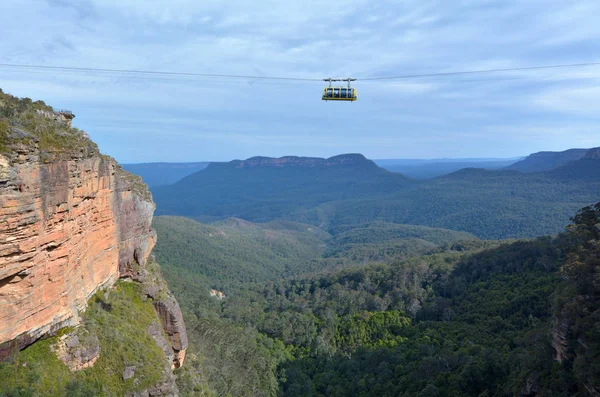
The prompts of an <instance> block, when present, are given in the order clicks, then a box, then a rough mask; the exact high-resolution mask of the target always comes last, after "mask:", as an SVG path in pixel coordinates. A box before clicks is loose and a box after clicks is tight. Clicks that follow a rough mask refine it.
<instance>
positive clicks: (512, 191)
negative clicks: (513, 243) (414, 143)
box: [290, 159, 600, 239]
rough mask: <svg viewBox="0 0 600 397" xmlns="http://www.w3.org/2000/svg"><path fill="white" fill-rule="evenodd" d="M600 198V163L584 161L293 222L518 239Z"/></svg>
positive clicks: (411, 191)
mask: <svg viewBox="0 0 600 397" xmlns="http://www.w3.org/2000/svg"><path fill="white" fill-rule="evenodd" d="M598 199H600V161H599V160H594V159H586V160H580V161H578V162H575V163H572V164H569V165H568V166H565V167H562V168H558V169H556V170H553V171H549V172H547V173H537V174H522V173H519V172H516V171H485V170H479V169H465V170H461V171H458V172H456V173H454V174H450V175H447V176H444V177H440V178H436V179H432V180H429V181H427V182H425V183H421V184H419V185H417V186H414V187H411V188H407V189H404V190H402V191H399V192H397V193H395V194H391V195H388V196H386V197H383V198H373V199H366V200H344V201H337V202H329V203H324V204H321V205H320V206H317V207H315V208H313V209H311V210H309V211H304V212H302V213H295V214H293V215H291V216H290V218H291V219H293V220H297V221H299V222H305V223H312V224H316V225H319V226H320V227H322V228H324V229H331V228H335V227H337V226H338V225H344V224H355V223H360V222H370V221H373V220H378V221H387V222H395V223H405V224H417V225H425V226H431V227H441V228H448V229H454V230H464V231H467V232H471V233H473V234H475V235H477V236H478V237H480V238H491V239H497V238H519V237H532V236H537V235H542V234H554V233H557V232H559V231H561V230H562V229H563V228H564V226H565V225H566V224H567V223H568V221H569V217H570V216H571V215H572V214H573V213H574V212H575V211H577V209H579V208H581V207H583V206H586V205H589V204H591V203H593V202H595V201H597V200H598Z"/></svg>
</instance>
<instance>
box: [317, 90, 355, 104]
mask: <svg viewBox="0 0 600 397" xmlns="http://www.w3.org/2000/svg"><path fill="white" fill-rule="evenodd" d="M322 99H323V100H324V101H356V100H357V99H358V93H357V92H356V88H347V87H327V88H325V89H324V90H323V98H322Z"/></svg>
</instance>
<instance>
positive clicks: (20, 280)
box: [0, 91, 187, 366]
mask: <svg viewBox="0 0 600 397" xmlns="http://www.w3.org/2000/svg"><path fill="white" fill-rule="evenodd" d="M65 115H66V116H65ZM67 116H68V117H67ZM71 119H72V114H70V113H65V112H54V111H53V110H52V108H50V107H48V106H46V105H45V104H44V103H43V102H32V101H31V100H29V99H21V100H19V99H17V98H14V97H12V96H10V95H6V94H4V93H2V92H1V91H0V358H6V357H7V356H9V355H10V354H11V353H13V352H14V351H16V350H18V349H21V348H23V347H25V346H27V345H29V344H31V343H32V342H34V341H35V340H37V339H39V338H40V337H42V336H45V335H48V334H52V333H53V332H55V331H56V330H58V329H60V328H63V327H65V326H69V325H77V324H78V323H79V321H80V316H79V314H80V313H81V312H82V311H83V310H84V309H85V308H86V306H87V303H88V300H89V299H90V298H91V297H92V295H94V293H96V291H98V290H99V289H103V288H106V287H109V286H112V285H113V284H114V283H115V282H116V281H117V279H119V278H121V277H129V278H133V279H135V280H136V281H140V282H142V283H143V282H145V281H146V280H147V279H148V277H146V278H144V279H141V278H139V277H138V278H137V279H136V278H135V277H134V276H135V275H137V274H140V268H144V267H145V265H146V262H147V260H148V256H149V254H150V252H151V250H152V248H153V247H154V244H155V240H156V233H155V232H154V230H153V229H152V227H151V223H152V217H153V213H154V208H155V206H154V203H153V202H152V197H151V195H150V193H149V192H148V190H147V187H146V186H145V185H144V184H143V183H142V182H141V179H140V178H139V177H136V176H134V175H131V174H129V173H127V172H125V171H123V170H122V169H121V167H120V166H119V165H118V164H117V163H116V161H115V160H113V159H111V158H109V157H107V156H104V155H102V154H100V152H99V150H98V148H97V146H96V145H95V144H94V143H93V142H92V141H91V140H90V139H89V137H88V136H87V134H85V133H84V132H82V131H79V130H77V129H75V128H72V127H71V125H70V122H71ZM155 289H156V288H155ZM161 290H165V288H162V289H161ZM163 292H164V291H163ZM151 298H153V297H152V296H151ZM161 300H164V301H165V302H167V304H164V305H161V304H160V303H158V302H159V301H161ZM155 301H156V302H155V307H157V308H158V307H161V308H162V307H163V306H165V305H166V306H165V307H167V310H168V311H169V315H164V314H163V309H160V310H158V309H157V312H158V313H159V314H160V317H161V319H163V327H164V328H165V329H168V330H170V329H171V328H173V327H175V328H176V329H177V330H176V332H171V331H169V332H167V335H168V336H170V337H172V341H171V344H172V346H173V348H174V350H175V352H174V356H176V357H177V358H175V363H174V365H175V366H179V365H181V362H182V361H183V353H182V351H185V348H186V347H187V339H186V337H185V327H184V325H183V322H182V321H172V320H170V319H171V318H176V319H181V313H180V312H179V307H178V305H177V302H176V301H174V299H172V298H171V297H170V295H169V294H168V291H166V292H164V293H162V294H161V296H160V297H159V296H157V297H155ZM174 324H175V325H174ZM173 335H177V336H176V337H173ZM182 335H183V336H182Z"/></svg>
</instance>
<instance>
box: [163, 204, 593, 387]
mask: <svg viewBox="0 0 600 397" xmlns="http://www.w3.org/2000/svg"><path fill="white" fill-rule="evenodd" d="M158 219H160V217H159V218H158ZM167 219H169V218H167ZM174 219H177V218H174ZM159 222H160V221H159ZM229 222H231V221H229ZM157 225H158V224H157ZM294 225H296V226H297V224H294ZM362 226H363V227H362V228H361V227H356V228H350V229H348V230H346V229H344V228H340V229H338V230H335V234H330V236H329V237H328V238H327V239H326V240H325V241H326V243H325V244H326V246H325V248H324V249H322V250H321V251H319V252H320V253H321V255H322V259H321V260H330V259H331V257H336V255H340V252H344V253H348V252H354V251H353V250H354V249H359V248H360V246H361V244H363V245H364V246H365V247H366V248H365V249H366V250H367V251H369V252H371V248H370V247H369V245H370V244H372V241H384V242H385V241H387V242H390V241H395V240H394V238H396V237H404V238H407V240H403V241H404V242H406V241H414V240H410V238H413V237H414V233H413V234H410V229H404V231H403V232H401V231H400V230H402V227H401V226H399V225H389V224H381V223H374V224H368V225H362ZM202 227H205V225H203V226H202ZM209 227H216V226H214V225H210V226H209ZM263 227H264V226H263ZM157 229H158V232H159V241H160V238H161V234H164V231H163V232H161V227H159V226H157ZM371 229H372V230H371ZM382 230H384V231H385V232H382ZM263 232H264V231H263ZM421 232H422V233H424V231H421ZM381 233H383V234H382V235H383V236H384V237H383V239H382V240H380V239H379V238H378V237H377V236H380V234H381ZM323 236H326V234H323ZM423 236H424V234H422V235H421V237H423ZM428 236H429V238H430V240H431V241H430V244H433V243H437V245H436V246H435V249H433V250H431V251H429V252H422V251H421V252H417V251H419V250H417V251H415V252H411V253H410V254H408V255H406V252H404V253H400V254H399V255H398V256H395V255H393V254H392V255H389V256H386V257H385V260H370V259H369V258H370V256H369V255H367V256H361V255H358V256H357V257H356V258H358V259H359V260H357V261H354V260H353V259H352V258H353V256H352V255H350V256H345V257H344V259H345V260H346V263H345V265H344V266H342V267H339V268H336V267H332V268H330V269H329V270H325V271H310V272H307V273H304V274H296V275H289V274H288V275H286V273H285V271H283V272H281V273H279V275H277V276H276V275H274V276H273V277H272V278H270V279H264V280H263V281H260V282H244V281H242V282H238V283H227V282H222V281H220V280H219V278H221V276H220V275H218V274H214V275H212V276H209V275H202V274H201V273H200V272H198V271H195V270H194V266H193V265H191V264H192V263H194V261H197V260H198V259H197V258H193V257H189V258H188V260H187V261H185V264H182V263H181V259H179V260H178V261H175V260H171V261H170V260H169V252H168V250H167V251H164V249H165V248H166V247H164V246H163V247H162V248H161V246H160V244H159V246H157V250H156V255H157V257H159V258H160V260H161V262H162V263H164V272H165V276H166V277H167V279H168V280H169V283H170V285H171V287H172V289H173V290H174V292H175V293H176V294H177V295H178V299H179V301H180V303H181V304H182V305H183V306H184V308H185V312H186V313H185V316H186V321H187V324H188V328H189V330H190V354H189V361H188V363H189V364H188V365H186V366H185V367H184V368H182V369H181V370H179V371H180V372H179V374H178V375H179V377H178V382H179V386H180V389H181V390H182V392H183V393H184V394H186V395H230V396H240V395H248V396H276V395H286V396H288V395H289V396H325V395H327V396H347V395H356V396H587V395H594V393H597V392H598V390H600V366H599V365H598V362H600V360H599V358H600V357H598V355H599V354H600V345H599V343H600V333H599V331H598V328H597V324H599V322H598V315H599V314H598V313H600V311H599V309H600V307H599V304H598V302H599V300H598V299H599V298H600V295H599V294H600V284H599V283H598V280H599V274H598V266H599V265H600V245H599V243H598V241H599V240H600V203H599V204H597V205H596V206H595V207H586V208H584V209H583V210H581V211H580V212H578V213H577V215H576V216H574V217H573V219H572V224H571V225H569V226H568V227H567V229H566V230H565V231H564V232H563V233H561V234H559V235H557V236H554V237H540V238H536V239H532V240H518V241H504V242H501V241H499V242H493V241H480V240H477V239H473V238H471V239H460V238H455V239H453V240H452V241H440V240H437V241H435V242H434V241H433V239H435V233H434V232H433V231H431V230H429V234H428ZM455 237H458V236H455ZM461 237H468V236H461ZM423 241H425V240H423ZM203 244H205V243H203ZM346 244H350V245H352V248H350V249H345V248H340V247H344V246H345V245H346ZM381 244H383V245H385V243H381ZM380 248H381V247H380ZM256 249H262V248H259V247H256ZM384 251H385V250H384ZM375 257H377V256H375ZM378 258H379V259H381V257H378ZM297 259H298V258H297ZM301 262H302V260H301V259H300V261H299V262H297V263H301ZM238 266H242V265H238ZM239 269H240V270H239V271H240V272H243V267H240V268H239ZM219 283H220V284H219ZM216 285H221V286H223V288H224V289H223V292H224V294H225V296H224V297H221V298H219V297H213V296H210V294H209V291H210V289H212V288H214V287H215V286H216Z"/></svg>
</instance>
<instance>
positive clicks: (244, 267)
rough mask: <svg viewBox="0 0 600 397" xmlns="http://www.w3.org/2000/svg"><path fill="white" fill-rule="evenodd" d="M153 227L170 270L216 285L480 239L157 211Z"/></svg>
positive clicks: (413, 229) (381, 226)
mask: <svg viewBox="0 0 600 397" xmlns="http://www.w3.org/2000/svg"><path fill="white" fill-rule="evenodd" d="M154 227H155V228H156V230H157V232H158V242H157V244H156V247H155V249H154V253H155V255H156V257H157V259H158V260H160V261H162V263H163V267H164V268H165V269H166V270H165V272H166V273H168V272H173V271H177V272H186V274H188V276H189V277H192V278H198V277H199V278H201V279H202V280H205V281H206V282H209V284H211V285H212V286H213V288H214V287H219V288H222V287H224V286H231V285H239V284H240V283H254V282H261V281H266V280H272V279H275V278H279V277H288V276H294V275H298V274H307V273H311V272H318V271H322V270H324V269H331V268H342V267H348V266H353V265H356V264H357V263H368V262H389V261H390V260H395V259H398V258H407V257H411V256H418V255H422V254H424V253H433V252H437V251H439V250H440V247H441V246H447V245H451V244H454V243H456V242H459V241H462V240H474V239H475V237H474V236H473V235H470V234H468V233H462V232H455V231H451V230H444V229H433V228H427V227H422V226H409V225H396V224H389V223H372V224H363V225H357V226H356V227H354V228H350V227H348V226H346V227H345V228H344V229H340V230H338V231H337V233H338V234H336V235H331V234H329V233H327V232H325V231H323V230H321V229H319V228H317V227H315V226H311V225H306V224H301V223H294V222H288V221H273V222H268V223H252V222H248V221H244V220H241V219H238V218H229V219H225V220H222V221H219V222H215V223H212V224H202V223H199V222H197V221H194V220H192V219H188V218H184V217H173V216H159V217H156V218H154ZM174 288H177V286H174Z"/></svg>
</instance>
